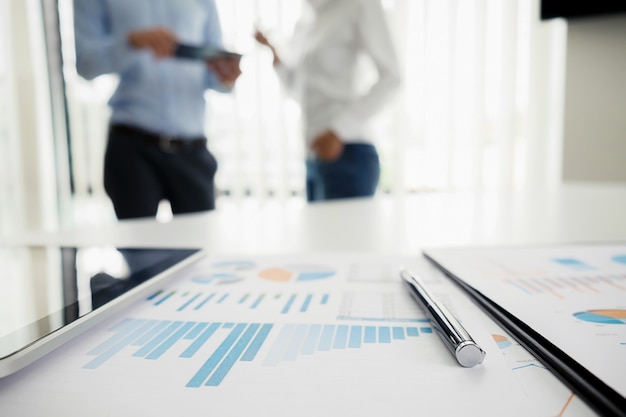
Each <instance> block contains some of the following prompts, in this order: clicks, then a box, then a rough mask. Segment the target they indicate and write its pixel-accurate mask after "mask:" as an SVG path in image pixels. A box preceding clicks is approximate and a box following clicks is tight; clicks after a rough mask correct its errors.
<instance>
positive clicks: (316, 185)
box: [306, 143, 380, 201]
mask: <svg viewBox="0 0 626 417" xmlns="http://www.w3.org/2000/svg"><path fill="white" fill-rule="evenodd" d="M306 168H307V169H306V171H307V174H306V193H307V200H308V201H320V200H333V199H338V198H353V197H371V196H373V195H374V193H375V192H376V186H377V185H378V179H379V177H380V161H379V159H378V152H377V151H376V148H375V147H374V146H373V145H371V144H366V143H348V144H346V145H345V146H344V148H343V152H342V154H341V156H340V157H339V159H337V160H336V161H333V162H324V161H319V160H315V159H310V160H308V161H307V165H306Z"/></svg>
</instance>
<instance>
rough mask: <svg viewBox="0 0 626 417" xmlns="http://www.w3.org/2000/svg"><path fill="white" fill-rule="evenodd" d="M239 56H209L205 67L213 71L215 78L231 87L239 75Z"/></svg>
mask: <svg viewBox="0 0 626 417" xmlns="http://www.w3.org/2000/svg"><path fill="white" fill-rule="evenodd" d="M240 61H241V58H240V57H238V56H235V55H233V56H228V55H226V56H219V57H216V58H211V59H209V60H208V61H207V67H208V68H209V69H210V70H211V71H213V72H215V75H217V78H218V79H219V80H220V82H221V83H222V84H223V85H225V86H226V87H232V86H234V84H235V81H237V78H239V76H240V75H241V67H240V66H239V62H240Z"/></svg>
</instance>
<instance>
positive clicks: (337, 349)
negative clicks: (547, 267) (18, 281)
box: [0, 254, 575, 417]
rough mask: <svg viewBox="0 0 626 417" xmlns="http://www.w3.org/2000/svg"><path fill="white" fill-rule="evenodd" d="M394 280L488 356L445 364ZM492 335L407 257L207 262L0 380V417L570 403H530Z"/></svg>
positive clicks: (447, 359) (524, 410) (549, 407)
mask: <svg viewBox="0 0 626 417" xmlns="http://www.w3.org/2000/svg"><path fill="white" fill-rule="evenodd" d="M400 266H406V267H410V268H412V269H413V270H415V271H417V272H418V273H420V275H421V276H422V278H423V279H424V280H425V284H426V285H428V286H429V289H430V290H431V291H433V292H434V293H435V294H436V296H437V297H438V298H440V299H442V300H443V301H444V302H445V303H446V304H447V306H448V307H449V308H450V309H452V311H454V312H455V314H456V315H457V316H458V317H459V319H461V321H463V323H464V324H465V325H466V326H467V327H468V330H469V331H470V332H471V333H472V335H473V336H474V338H475V340H476V341H477V342H478V343H479V344H480V345H481V346H482V347H483V348H484V349H485V350H486V351H487V357H486V359H485V362H484V363H483V364H482V365H479V366H477V367H474V368H471V369H467V368H462V367H460V366H459V365H458V364H457V363H456V361H455V360H454V358H453V357H452V355H451V354H450V352H448V351H447V350H446V348H445V347H444V345H443V343H442V342H441V340H439V338H438V336H437V335H436V334H435V333H434V332H433V330H432V328H431V327H430V323H429V322H428V320H427V319H426V318H425V317H424V315H423V313H422V312H421V310H420V309H419V308H418V307H417V305H416V304H414V302H413V300H412V299H411V298H410V296H409V295H408V293H407V292H406V291H405V289H404V287H403V286H402V284H401V281H400V278H399V276H398V272H397V271H398V268H399V267H400ZM493 332H499V329H498V328H496V327H494V325H493V324H492V323H491V322H490V321H488V320H485V317H484V315H482V313H481V312H480V311H479V310H478V309H477V308H476V307H475V306H473V305H472V304H471V302H469V301H468V300H467V299H466V298H465V297H464V295H462V294H461V293H460V292H459V291H458V290H457V289H456V288H455V287H454V286H452V285H450V283H449V282H447V281H445V280H444V279H442V277H441V275H440V274H439V273H438V272H437V271H436V270H434V268H432V267H431V266H430V265H429V264H428V263H427V262H426V261H425V260H423V259H421V258H418V257H416V258H414V259H408V258H396V257H389V256H372V255H364V254H343V255H338V254H311V255H306V256H305V255H302V256H297V255H289V256H280V257H258V258H250V257H245V258H241V257H220V258H213V257H206V258H204V259H202V260H200V261H199V262H197V263H194V264H192V265H190V266H189V267H187V268H186V269H183V270H181V271H179V272H177V273H176V274H175V276H174V277H173V278H172V279H171V280H169V281H167V283H166V284H164V285H163V287H162V288H160V289H159V290H158V291H155V292H152V293H150V294H146V296H145V298H144V299H143V300H142V301H141V302H138V303H137V304H136V305H134V306H133V307H132V308H129V309H127V310H125V311H123V313H121V314H118V315H116V316H114V317H113V318H111V319H110V320H108V321H106V322H105V323H103V324H101V325H98V326H97V327H95V328H94V329H92V330H91V331H89V332H87V333H85V334H83V335H81V336H80V337H79V338H77V339H76V340H74V341H72V342H70V343H69V344H67V345H65V346H64V347H62V348H60V349H58V350H57V351H55V352H53V353H52V354H50V355H48V356H47V357H45V358H43V359H42V360H40V361H38V362H36V363H34V364H33V365H31V366H29V367H27V368H26V369H24V370H22V371H20V372H19V373H17V374H15V375H12V376H10V377H7V378H4V379H2V380H0V415H2V416H12V417H19V416H29V417H31V416H35V415H45V416H63V417H71V416H90V417H95V416H144V415H146V416H147V415H149V416H172V415H176V416H206V415H219V416H244V415H261V416H266V415H267V416H270V415H271V416H273V417H280V416H289V417H292V416H320V415H325V416H355V415H359V416H378V415H385V416H407V415H427V416H450V415H459V414H460V413H465V414H466V413H467V411H468V410H471V411H472V414H475V415H481V416H503V415H507V416H524V417H527V416H544V415H545V416H554V415H556V414H557V413H558V412H559V410H562V408H563V406H564V405H565V404H566V399H567V398H566V397H567V395H569V393H567V392H563V388H562V386H560V385H559V383H557V382H556V381H552V380H551V379H550V376H549V374H547V373H545V374H544V373H542V374H541V375H535V376H533V378H534V379H533V381H534V382H536V381H544V388H545V389H546V390H548V392H555V393H559V395H562V396H563V398H560V397H558V398H554V401H551V402H550V401H549V402H550V404H547V403H546V402H545V401H543V402H541V401H540V402H536V401H534V400H533V398H532V397H531V396H529V393H528V391H525V390H524V387H523V384H522V383H521V380H520V378H519V374H516V373H515V372H513V371H512V369H511V364H510V363H509V362H507V358H506V356H505V355H502V354H501V351H502V343H501V340H498V339H497V338H494V337H493V335H492V334H493ZM534 382H533V384H531V385H534ZM555 401H556V402H555ZM562 415H575V414H562Z"/></svg>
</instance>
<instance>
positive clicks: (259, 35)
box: [254, 29, 280, 65]
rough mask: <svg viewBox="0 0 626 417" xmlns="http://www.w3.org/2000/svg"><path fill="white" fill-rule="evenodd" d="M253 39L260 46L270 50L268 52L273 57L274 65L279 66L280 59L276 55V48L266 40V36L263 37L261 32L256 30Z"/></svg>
mask: <svg viewBox="0 0 626 417" xmlns="http://www.w3.org/2000/svg"><path fill="white" fill-rule="evenodd" d="M254 39H256V41H257V42H258V43H260V44H261V45H264V46H267V47H268V48H270V51H272V55H273V56H274V65H278V64H280V57H279V56H278V53H276V48H274V45H272V43H271V42H270V41H269V39H267V36H265V34H264V33H263V32H261V31H260V30H258V29H257V30H256V31H255V32H254Z"/></svg>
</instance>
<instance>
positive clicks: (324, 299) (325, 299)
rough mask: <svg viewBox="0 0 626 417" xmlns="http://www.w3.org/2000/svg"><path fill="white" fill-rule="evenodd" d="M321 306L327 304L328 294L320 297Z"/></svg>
mask: <svg viewBox="0 0 626 417" xmlns="http://www.w3.org/2000/svg"><path fill="white" fill-rule="evenodd" d="M322 304H328V294H324V295H323V296H322Z"/></svg>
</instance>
